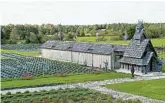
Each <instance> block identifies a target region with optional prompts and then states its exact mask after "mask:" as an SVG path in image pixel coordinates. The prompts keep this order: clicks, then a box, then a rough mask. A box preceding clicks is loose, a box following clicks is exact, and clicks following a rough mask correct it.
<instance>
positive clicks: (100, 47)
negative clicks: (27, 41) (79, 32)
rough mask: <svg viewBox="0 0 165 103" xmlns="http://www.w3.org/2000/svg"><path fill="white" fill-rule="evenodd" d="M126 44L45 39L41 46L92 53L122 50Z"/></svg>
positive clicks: (108, 52)
mask: <svg viewBox="0 0 165 103" xmlns="http://www.w3.org/2000/svg"><path fill="white" fill-rule="evenodd" d="M126 47H127V46H126V45H113V44H97V43H87V42H73V41H56V40H54V41H52V40H50V41H47V42H45V43H44V44H43V45H42V46H41V48H46V49H54V50H68V51H74V52H85V53H93V54H105V55H106V54H111V53H112V52H113V51H119V52H124V50H125V48H126Z"/></svg>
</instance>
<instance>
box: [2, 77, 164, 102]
mask: <svg viewBox="0 0 165 103" xmlns="http://www.w3.org/2000/svg"><path fill="white" fill-rule="evenodd" d="M161 78H165V76H155V77H140V76H138V77H135V78H134V79H130V78H119V79H112V80H104V81H94V82H85V83H74V84H63V85H56V86H44V87H34V88H23V89H10V90H2V91H1V93H2V94H6V93H7V92H11V93H12V94H14V93H16V92H22V93H23V92H25V91H27V90H28V91H30V92H34V91H41V90H47V91H49V90H51V89H55V90H57V89H60V88H62V89H65V88H76V87H83V88H89V89H94V90H97V91H101V92H102V93H106V94H110V95H112V96H113V97H114V98H123V99H134V98H138V99H139V100H141V101H142V102H143V103H165V101H161V100H154V99H150V98H147V97H143V96H137V95H133V94H128V93H123V92H118V91H114V90H111V89H107V88H105V87H101V86H102V85H105V84H115V83H123V82H132V81H140V80H152V79H161Z"/></svg>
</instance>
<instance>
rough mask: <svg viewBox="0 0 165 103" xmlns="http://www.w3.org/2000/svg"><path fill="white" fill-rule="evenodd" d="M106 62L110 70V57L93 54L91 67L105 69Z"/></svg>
mask: <svg viewBox="0 0 165 103" xmlns="http://www.w3.org/2000/svg"><path fill="white" fill-rule="evenodd" d="M106 61H108V68H111V55H99V54H93V66H94V67H100V66H101V68H104V67H105V62H106Z"/></svg>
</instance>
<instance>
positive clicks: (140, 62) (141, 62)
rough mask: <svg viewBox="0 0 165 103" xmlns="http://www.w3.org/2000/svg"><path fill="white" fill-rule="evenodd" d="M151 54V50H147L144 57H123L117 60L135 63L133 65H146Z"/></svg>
mask: <svg viewBox="0 0 165 103" xmlns="http://www.w3.org/2000/svg"><path fill="white" fill-rule="evenodd" d="M152 56H153V52H149V53H147V54H146V56H145V57H144V58H132V57H123V58H122V59H120V60H119V62H121V63H127V64H135V65H148V63H149V61H150V59H151V57H152Z"/></svg>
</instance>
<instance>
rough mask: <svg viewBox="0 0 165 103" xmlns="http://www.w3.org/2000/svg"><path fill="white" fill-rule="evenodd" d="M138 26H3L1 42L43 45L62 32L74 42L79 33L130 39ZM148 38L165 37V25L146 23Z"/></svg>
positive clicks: (125, 24)
mask: <svg viewBox="0 0 165 103" xmlns="http://www.w3.org/2000/svg"><path fill="white" fill-rule="evenodd" d="M135 25H136V24H127V23H114V24H97V25H53V24H42V25H30V24H25V25H20V24H19V25H13V24H9V25H2V26H1V34H2V36H1V41H2V43H17V42H18V41H19V40H25V41H26V42H25V43H43V42H45V41H46V40H48V39H52V38H50V35H52V36H53V35H54V36H55V35H56V36H55V38H53V39H57V34H58V32H59V31H60V30H61V31H62V32H63V34H65V35H64V37H67V39H69V40H73V37H72V35H73V34H74V33H76V32H77V33H78V36H86V35H90V36H95V34H96V32H97V31H99V33H100V35H101V36H103V35H104V36H108V35H111V36H112V35H113V36H119V37H120V39H122V38H123V34H124V32H125V31H127V33H128V36H129V39H131V37H132V35H133V34H134V31H135ZM144 27H145V32H146V36H147V37H149V38H160V37H165V23H144Z"/></svg>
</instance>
